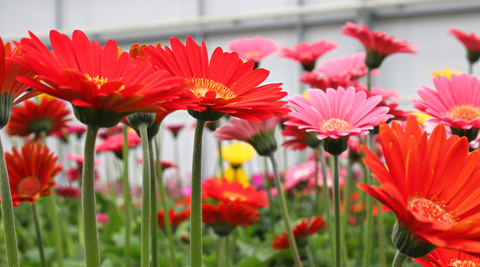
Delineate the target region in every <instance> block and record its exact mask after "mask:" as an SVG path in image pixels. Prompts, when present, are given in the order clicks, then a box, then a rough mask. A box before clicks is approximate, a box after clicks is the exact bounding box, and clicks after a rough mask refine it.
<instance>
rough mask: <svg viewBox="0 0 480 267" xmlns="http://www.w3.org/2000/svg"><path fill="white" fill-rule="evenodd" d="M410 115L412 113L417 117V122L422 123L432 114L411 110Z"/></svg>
mask: <svg viewBox="0 0 480 267" xmlns="http://www.w3.org/2000/svg"><path fill="white" fill-rule="evenodd" d="M412 115H414V116H415V117H417V121H418V123H420V124H422V125H423V124H424V123H425V122H426V121H427V120H428V119H429V118H431V117H432V116H430V115H428V114H425V113H421V112H412Z"/></svg>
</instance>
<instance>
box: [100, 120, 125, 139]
mask: <svg viewBox="0 0 480 267" xmlns="http://www.w3.org/2000/svg"><path fill="white" fill-rule="evenodd" d="M122 131H123V125H122V124H120V123H119V124H118V125H117V126H113V127H110V128H102V129H100V131H99V132H98V137H100V138H102V139H107V138H108V137H110V136H113V135H116V134H119V133H121V132H122Z"/></svg>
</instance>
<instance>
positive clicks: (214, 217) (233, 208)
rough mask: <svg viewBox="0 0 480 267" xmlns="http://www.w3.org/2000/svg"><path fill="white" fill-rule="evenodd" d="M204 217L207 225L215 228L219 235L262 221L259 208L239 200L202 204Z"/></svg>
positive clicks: (226, 234)
mask: <svg viewBox="0 0 480 267" xmlns="http://www.w3.org/2000/svg"><path fill="white" fill-rule="evenodd" d="M202 218H203V222H204V223H205V224H206V225H209V226H211V227H212V228H213V231H214V232H215V233H216V234H217V235H219V236H228V235H229V234H230V233H231V232H232V231H233V229H235V227H237V226H250V225H251V223H253V222H256V221H260V217H258V210H257V209H256V208H254V207H252V206H250V205H246V204H242V203H239V202H230V201H229V202H219V203H218V205H217V206H215V205H212V204H203V205H202Z"/></svg>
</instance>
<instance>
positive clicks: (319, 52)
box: [280, 39, 338, 71]
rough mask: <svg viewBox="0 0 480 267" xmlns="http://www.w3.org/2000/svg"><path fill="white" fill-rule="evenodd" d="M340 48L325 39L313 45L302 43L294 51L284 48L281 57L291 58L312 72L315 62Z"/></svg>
mask: <svg viewBox="0 0 480 267" xmlns="http://www.w3.org/2000/svg"><path fill="white" fill-rule="evenodd" d="M337 47H338V46H337V44H335V43H334V42H331V41H328V40H327V39H323V40H320V41H315V42H312V43H310V44H309V43H307V42H301V43H300V44H299V45H297V44H294V45H293V49H291V48H289V47H282V49H281V51H280V56H281V57H284V58H290V59H293V60H295V61H297V62H300V63H302V66H303V69H304V70H305V71H312V70H313V68H315V61H316V60H317V58H319V57H321V56H323V55H324V54H326V53H328V52H330V51H332V50H334V49H336V48H337Z"/></svg>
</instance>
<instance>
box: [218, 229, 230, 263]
mask: <svg viewBox="0 0 480 267" xmlns="http://www.w3.org/2000/svg"><path fill="white" fill-rule="evenodd" d="M218 239H219V242H218V246H219V247H218V267H227V261H228V246H227V242H228V236H219V237H218Z"/></svg>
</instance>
